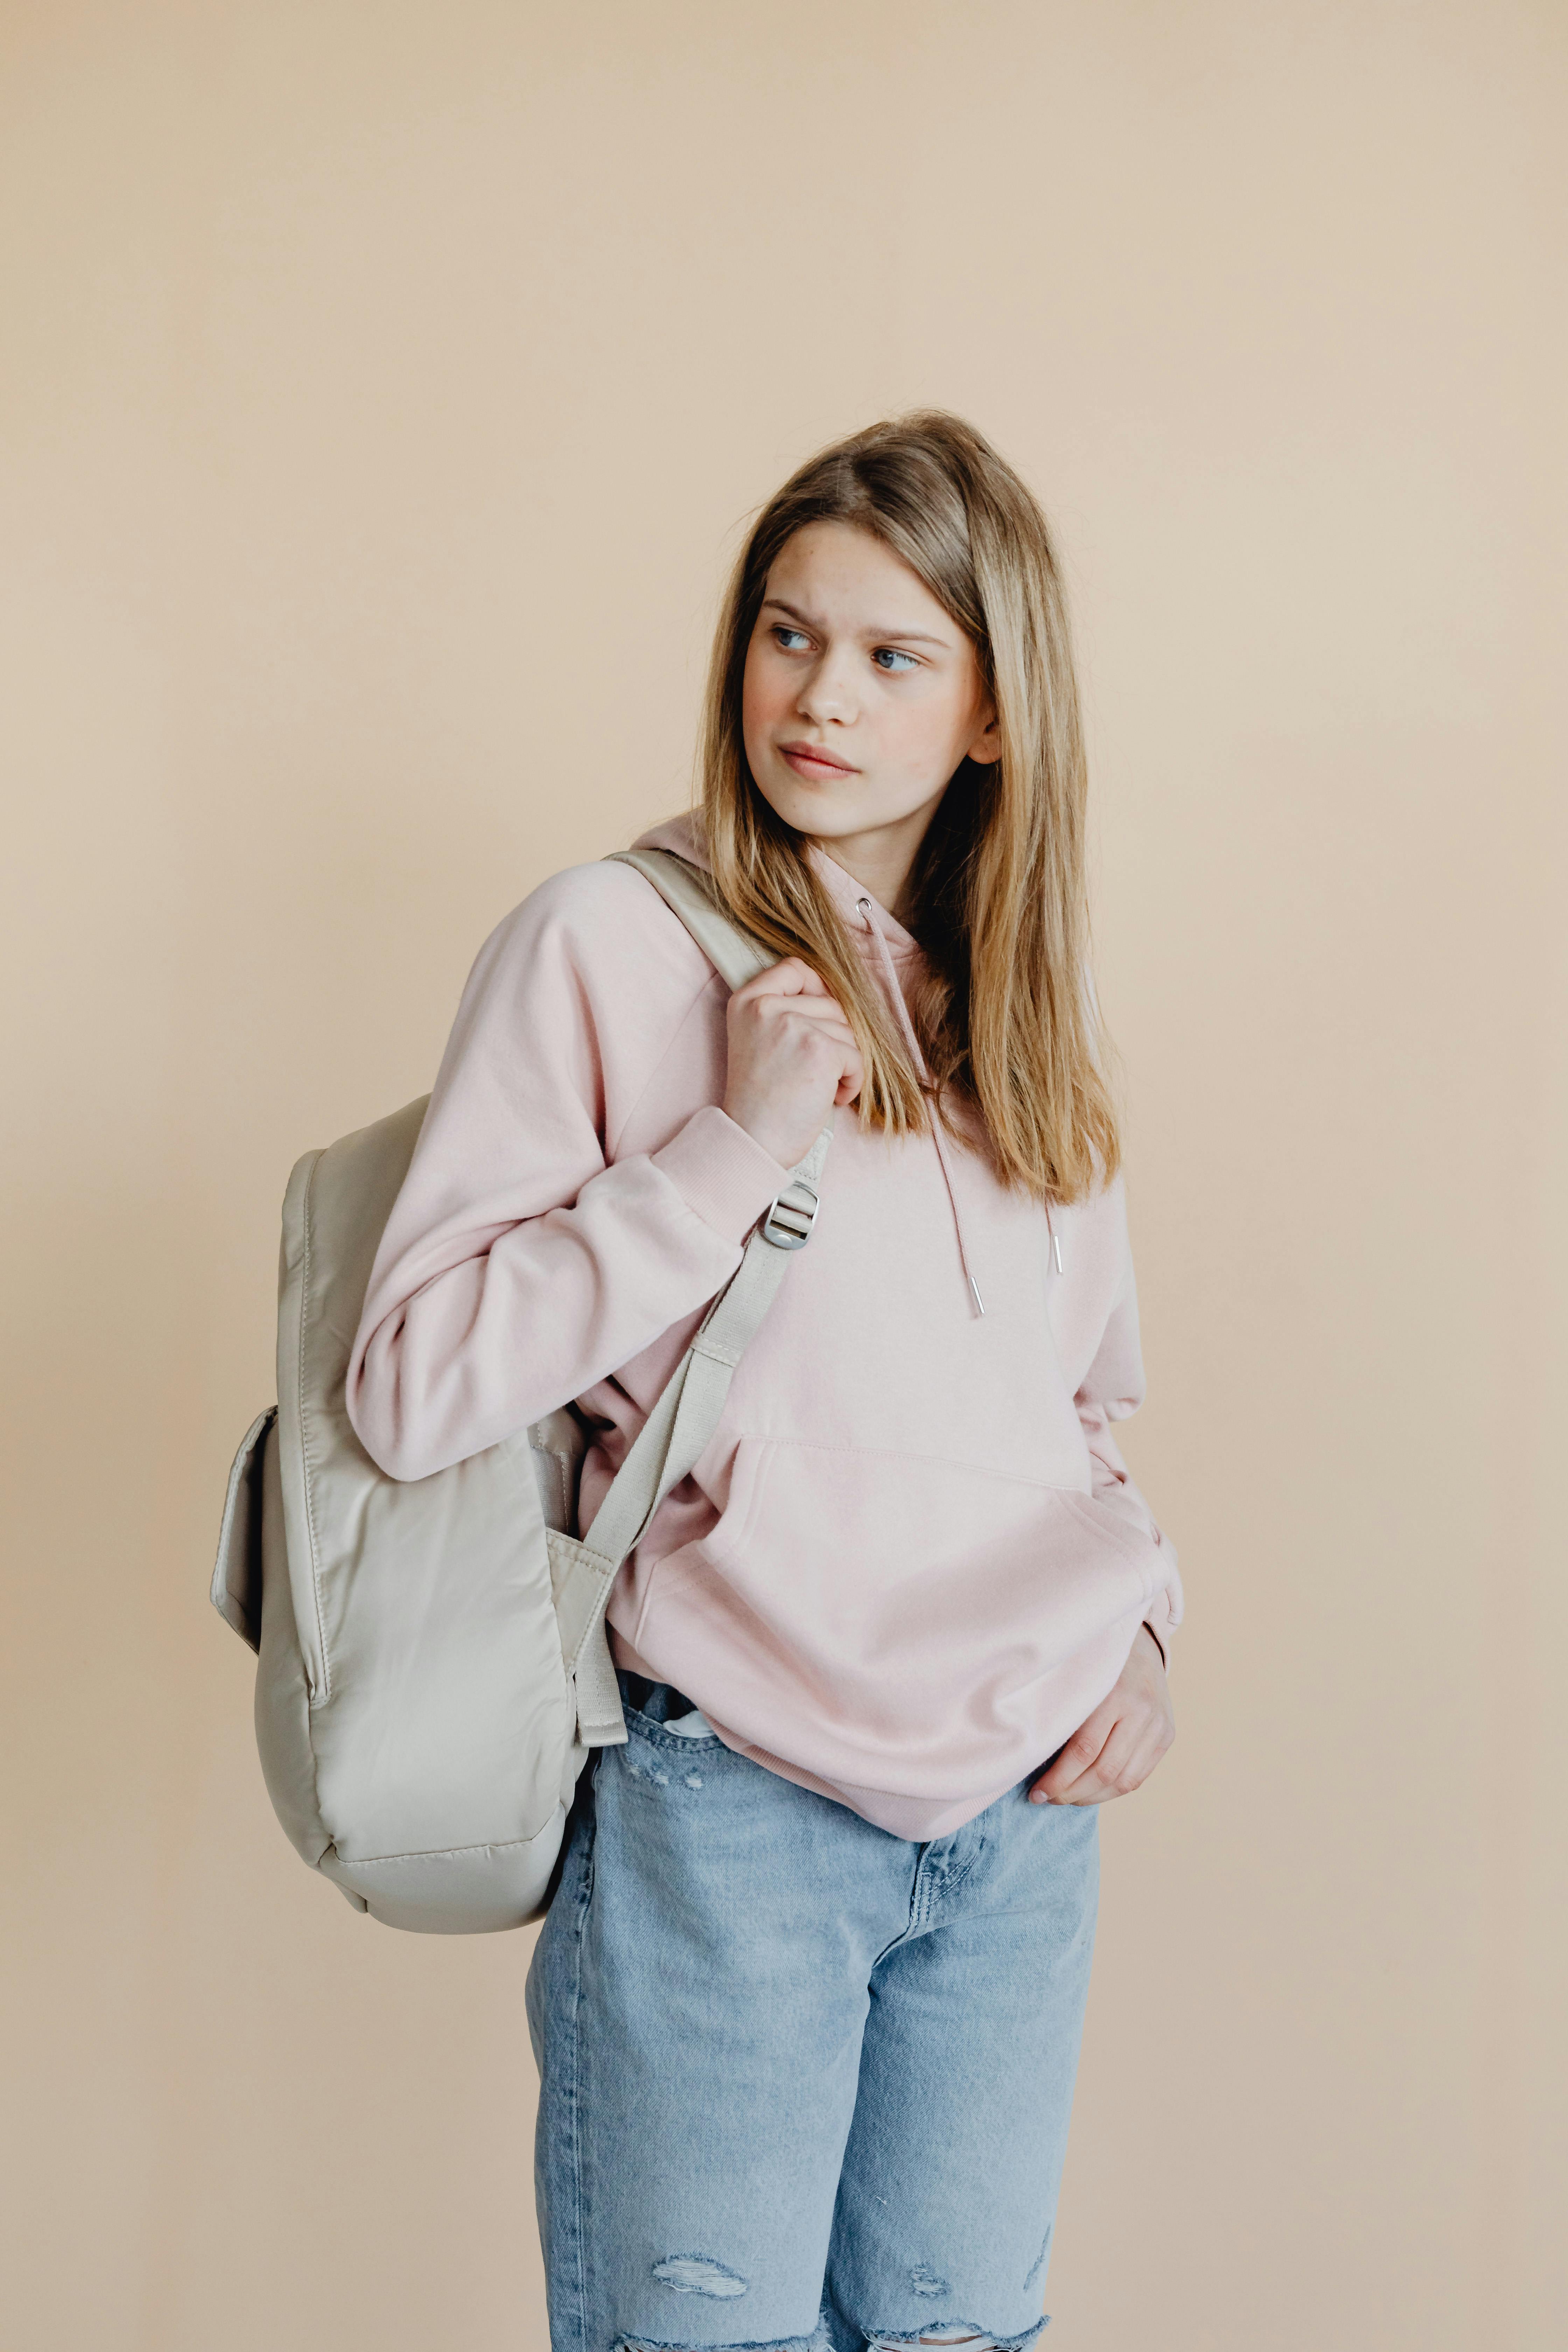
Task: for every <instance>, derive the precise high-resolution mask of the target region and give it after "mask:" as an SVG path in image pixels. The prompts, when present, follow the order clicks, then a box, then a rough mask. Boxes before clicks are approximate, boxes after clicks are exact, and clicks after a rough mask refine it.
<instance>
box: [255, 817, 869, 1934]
mask: <svg viewBox="0 0 1568 2352" xmlns="http://www.w3.org/2000/svg"><path fill="white" fill-rule="evenodd" d="M616 855H617V856H619V857H621V858H622V860H623V861H624V862H625V863H626V864H627V865H630V866H636V867H637V870H638V871H639V872H640V873H641V874H643V875H645V876H646V877H647V879H648V880H649V881H650V882H651V883H652V884H653V885H654V887H655V888H656V889H657V890H658V892H659V893H660V895H661V896H662V897H663V898H665V899H666V900H667V902H668V905H669V906H670V907H671V908H673V909H674V911H675V912H676V913H677V914H678V915H679V918H680V919H681V921H682V922H683V923H684V924H685V925H686V928H687V929H688V930H689V932H690V934H691V936H692V938H693V939H694V940H696V941H697V943H698V945H699V946H700V948H701V949H702V950H703V951H704V953H705V954H706V955H707V956H708V958H709V960H710V961H711V963H712V964H713V965H714V967H715V969H716V970H717V971H719V973H720V975H721V978H723V979H724V980H725V981H727V982H729V984H730V986H731V988H732V989H733V988H738V987H740V985H741V984H742V982H743V981H746V980H749V979H750V978H751V977H752V974H753V973H755V972H757V971H761V970H762V969H763V967H764V965H766V964H767V963H769V962H770V961H773V959H772V958H771V957H770V956H769V955H768V954H767V952H766V951H765V950H763V949H762V948H760V947H759V946H758V945H757V944H756V943H755V941H753V940H748V939H746V938H745V937H743V936H742V933H741V932H739V931H738V930H736V929H735V928H734V926H733V925H732V924H731V922H730V920H729V919H728V918H727V917H726V916H725V915H723V914H722V913H721V911H720V909H719V908H718V907H717V906H716V904H715V903H714V900H713V898H712V897H711V896H710V891H709V888H708V886H707V883H706V881H705V879H704V877H702V876H701V875H700V873H699V872H698V870H697V869H696V868H695V867H693V866H689V865H688V864H687V863H686V862H685V861H684V860H683V859H681V858H678V857H675V856H671V855H670V854H669V853H668V852H666V851H659V850H655V851H648V852H642V851H622V852H617V853H616ZM427 1100H428V1097H422V1098H421V1099H420V1100H419V1101H418V1102H414V1103H410V1104H409V1105H408V1106H407V1108H406V1109H404V1110H400V1111H395V1112H394V1113H393V1114H392V1116H391V1118H384V1119H380V1120H378V1121H377V1122H376V1124H375V1125H374V1127H366V1128H362V1129H360V1130H359V1132H358V1133H357V1134H354V1135H347V1136H344V1137H343V1138H342V1140H341V1141H339V1142H337V1143H334V1144H331V1145H330V1146H329V1147H328V1148H327V1150H324V1151H311V1152H307V1153H306V1155H305V1157H304V1158H303V1159H302V1160H300V1163H299V1165H298V1166H297V1167H296V1169H295V1170H294V1172H293V1175H292V1176H291V1177H290V1179H289V1191H288V1196H287V1198H286V1200H285V1202H284V1204H283V1246H282V1253H281V1257H280V1261H279V1315H278V1402H277V1404H276V1406H274V1407H272V1408H271V1409H270V1410H269V1411H268V1412H264V1413H261V1414H259V1415H258V1418H257V1420H256V1421H255V1422H254V1423H252V1425H251V1427H250V1429H249V1430H248V1431H247V1433H246V1437H245V1441H244V1443H243V1444H242V1445H241V1446H240V1449H239V1452H238V1454H237V1456H236V1457H235V1463H234V1467H233V1469H232V1470H231V1471H230V1473H229V1480H228V1494H227V1497H226V1502H225V1505H224V1514H223V1526H222V1529H221V1532H220V1534H219V1538H218V1553H217V1564H216V1568H215V1569H214V1571H213V1580H212V1599H213V1605H214V1606H215V1608H216V1610H217V1611H218V1612H219V1614H220V1615H221V1616H223V1617H224V1618H225V1619H226V1621H227V1622H228V1623H229V1624H230V1625H232V1626H233V1627H234V1629H235V1631H236V1633H239V1634H241V1635H242V1636H243V1637H244V1639H245V1640H246V1641H247V1642H248V1643H250V1645H251V1647H252V1648H253V1649H254V1650H256V1651H257V1652H258V1664H257V1675H256V1736H257V1741H258V1746H259V1748H260V1750H261V1765H262V1770H263V1772H264V1774H265V1776H266V1780H267V1787H268V1793H269V1795H270V1796H271V1799H272V1802H273V1805H274V1807H275V1809H276V1811H277V1813H278V1818H279V1821H280V1822H282V1824H283V1827H284V1829H285V1830H286V1831H287V1832H288V1833H289V1837H290V1838H291V1839H292V1841H293V1843H294V1844H295V1846H296V1847H297V1848H298V1850H299V1852H300V1853H301V1854H302V1855H303V1857H304V1859H305V1860H306V1861H307V1862H308V1863H309V1864H310V1865H311V1867H312V1868H313V1869H315V1870H319V1871H321V1874H322V1875H323V1876H324V1877H326V1878H330V1879H331V1880H332V1881H333V1883H334V1885H337V1886H339V1887H341V1888H342V1892H343V1894H344V1895H346V1896H347V1897H348V1899H349V1901H350V1902H351V1903H352V1904H353V1905H354V1906H355V1907H356V1908H357V1909H359V1910H361V1911H368V1912H369V1913H370V1914H371V1916H372V1917H373V1918H376V1919H382V1920H384V1921H385V1922H386V1924H387V1925H388V1926H389V1927H412V1928H420V1929H424V1930H426V1931H430V1932H435V1933H437V1934H449V1935H461V1934H471V1933H475V1932H477V1931H479V1930H483V1929H487V1928H492V1927H521V1926H522V1924H523V1923H524V1922H525V1921H526V1920H529V1919H532V1918H536V1917H537V1916H539V1913H540V1912H541V1910H542V1908H543V1906H544V1902H545V1898H546V1895H547V1892H548V1889H549V1885H550V1881H551V1876H552V1871H553V1868H554V1864H555V1859H556V1855H557V1853H558V1852H559V1849H560V1845H561V1838H562V1832H563V1827H564V1823H565V1819H566V1811H567V1808H568V1806H569V1805H570V1803H571V1801H572V1792H573V1790H574V1787H575V1785H576V1781H577V1777H578V1775H579V1773H580V1772H581V1771H582V1769H583V1767H584V1764H585V1763H586V1762H587V1759H588V1756H589V1753H590V1751H591V1750H592V1749H594V1748H604V1747H610V1746H613V1745H616V1744H617V1743H619V1742H620V1741H623V1740H624V1739H625V1738H626V1726H625V1723H624V1721H623V1719H622V1716H621V1706H620V1696H619V1693H618V1690H617V1688H616V1677H615V1673H614V1670H613V1668H612V1666H611V1664H610V1655H609V1649H608V1645H607V1643H606V1640H605V1606H606V1604H607V1602H608V1601H609V1597H610V1590H611V1587H612V1585H613V1584H614V1582H615V1580H616V1571H617V1570H618V1569H619V1568H620V1565H621V1563H622V1561H623V1560H624V1559H626V1555H627V1553H628V1552H630V1551H631V1549H633V1547H634V1546H635V1544H636V1543H637V1538H638V1537H639V1536H640V1534H641V1533H642V1530H643V1528H645V1527H646V1525H647V1521H648V1520H649V1518H650V1517H652V1515H653V1513H654V1510H655V1509H656V1508H657V1507H658V1504H659V1502H660V1501H661V1500H662V1499H663V1497H664V1496H665V1495H666V1494H667V1493H668V1490H669V1489H670V1487H672V1486H674V1485H675V1484H676V1483H677V1481H678V1480H679V1479H681V1478H683V1477H685V1476H686V1475H687V1473H688V1472H689V1470H690V1469H691V1467H692V1465H693V1464H694V1463H695V1462H696V1460H697V1458H698V1455H699V1454H700V1453H701V1452H702V1449H703V1447H704V1446H705V1445H706V1444H707V1443H708V1440H709V1439H710V1436H711V1435H712V1433H713V1431H714V1430H715V1428H716V1427H717V1426H718V1422H719V1416H720V1413H721V1410H722V1408H723V1403H724V1399H725V1396H726V1394H727V1392H728V1390H729V1386H730V1381H731V1377H732V1375H733V1372H734V1369H735V1366H736V1365H737V1363H738V1362H739V1361H740V1360H741V1355H742V1350H743V1349H745V1347H746V1345H747V1342H748V1341H749V1340H750V1339H751V1338H752V1334H753V1332H754V1331H755V1330H756V1329H757V1328H758V1326H759V1325H760V1323H761V1322H762V1319H763V1316H764V1315H765V1314H766V1312H767V1309H768V1307H769V1304H770V1302H771V1301H772V1299H773V1294H774V1292H775V1291H776V1290H777V1288H778V1286H779V1283H780V1282H781V1280H782V1279H783V1276H784V1268H785V1266H786V1265H788V1263H789V1258H788V1253H789V1252H790V1251H791V1250H795V1249H799V1248H801V1247H803V1246H804V1244H805V1242H806V1241H807V1240H808V1239H809V1237H810V1233H811V1224H812V1219H813V1217H814V1216H815V1214H816V1185H817V1181H818V1178H819V1176H820V1174H821V1170H822V1165H823V1161H824V1160H825V1159H826V1152H827V1144H828V1139H829V1135H830V1133H831V1125H830V1126H829V1128H827V1129H824V1131H823V1133H822V1134H821V1135H820V1136H819V1137H818V1138H817V1139H816V1143H815V1145H814V1146H813V1147H812V1150H811V1151H810V1152H809V1153H808V1154H807V1156H806V1158H805V1160H802V1161H801V1162H800V1163H799V1165H798V1166H797V1167H796V1168H795V1169H793V1170H792V1171H791V1175H790V1182H789V1184H788V1186H787V1187H786V1188H785V1190H784V1192H781V1193H780V1195H779V1197H778V1199H777V1200H776V1201H775V1202H773V1207H772V1208H771V1209H770V1211H769V1212H768V1214H767V1215H766V1216H765V1217H764V1218H763V1221H762V1222H761V1223H760V1224H759V1225H758V1226H757V1228H756V1230H755V1231H754V1232H753V1233H752V1236H751V1239H750V1240H749V1242H748V1243H747V1245H746V1251H745V1255H744V1256H743V1257H742V1261H741V1264H740V1266H739V1267H738V1268H737V1270H736V1272H735V1274H734V1276H732V1278H731V1281H730V1283H729V1285H728V1286H727V1287H726V1288H725V1289H724V1290H722V1291H721V1293H720V1295H719V1297H717V1298H716V1299H715V1300H714V1302H713V1304H712V1306H711V1307H710V1308H709V1311H708V1314H707V1317H706V1318H705V1320H704V1322H703V1324H702V1327H701V1328H700V1331H699V1332H698V1334H697V1337H696V1338H695V1339H694V1340H693V1341H692V1343H691V1346H690V1347H689V1349H688V1350H687V1352H686V1354H685V1356H684V1357H683V1358H682V1359H681V1361H680V1362H679V1365H678V1366H677V1367H676V1370H675V1371H674V1373H673V1374H672V1375H671V1378H670V1380H669V1382H668V1386H667V1387H666V1388H665V1390H664V1392H663V1394H662V1395H661V1396H660V1397H659V1399H658V1402H657V1403H656V1404H655V1406H654V1408H653V1410H652V1412H650V1413H649V1415H648V1418H647V1423H646V1425H645V1426H644V1428H643V1429H642V1431H641V1432H640V1433H639V1434H638V1436H637V1442H636V1444H634V1445H633V1446H632V1448H631V1451H630V1452H629V1453H628V1454H627V1456H626V1461H625V1462H624V1463H623V1464H622V1465H621V1469H620V1471H619V1474H618V1475H617V1476H616V1480H615V1482H614V1484H613V1485H612V1486H611V1487H610V1489H609V1491H608V1493H607V1494H606V1496H605V1500H604V1502H603V1504H602V1505H601V1507H600V1508H599V1510H598V1512H597V1514H596V1515H595V1518H594V1521H593V1524H592V1527H591V1528H590V1529H589V1531H588V1535H587V1538H585V1539H582V1540H580V1539H579V1538H578V1537H577V1535H576V1533H575V1525H576V1498H577V1474H578V1469H579V1467H580V1465H581V1462H582V1457H583V1454H584V1450H585V1445H586V1438H585V1434H584V1428H583V1424H582V1423H581V1422H580V1420H579V1419H578V1418H577V1416H576V1414H575V1413H574V1412H573V1411H572V1409H571V1408H570V1406H565V1405H563V1407H562V1408H561V1410H560V1411H558V1412H552V1413H550V1414H549V1415H548V1416H547V1417H546V1418H545V1419H544V1420H543V1421H542V1422H538V1423H535V1424H534V1425H533V1427H531V1429H527V1430H522V1431H520V1432H519V1433H518V1434H517V1435H516V1436H515V1437H511V1438H507V1439H505V1440H503V1441H502V1443H501V1444H499V1445H492V1446H489V1448H487V1450H486V1451H485V1452H484V1453H482V1454H473V1455H471V1456H470V1457H469V1458H468V1460H467V1461H466V1462H458V1463H454V1464H453V1465H452V1466H451V1468H450V1469H447V1470H438V1471H437V1472H436V1473H435V1474H434V1475H432V1476H430V1477H428V1478H419V1479H416V1480H413V1481H411V1482H408V1483H403V1482H400V1481H399V1480H397V1479H394V1478H389V1477H387V1476H386V1475H384V1473H383V1472H382V1471H380V1470H378V1469H377V1467H376V1465H375V1464H374V1462H373V1461H372V1460H371V1459H370V1457H369V1455H368V1454H366V1453H365V1451H364V1448H363V1446H362V1445H361V1444H360V1442H359V1440H358V1438H357V1437H356V1436H355V1434H354V1432H353V1428H352V1427H351V1426H350V1423H349V1419H348V1414H347V1412H346V1410H345V1406H344V1389H345V1381H346V1376H347V1370H348V1359H349V1349H350V1348H351V1346H352V1345H353V1336H354V1333H355V1330H356V1329H357V1328H358V1325H359V1318H360V1310H361V1307H362V1306H363V1301H364V1294H365V1289H366V1286H367V1285H368V1283H369V1279H370V1270H371V1265H372V1262H373V1260H374V1256H375V1252H376V1246H377V1244H378V1243H379V1241H380V1239H381V1234H382V1231H383V1228H384V1225H385V1223H386V1220H387V1217H388V1216H389V1214H390V1213H391V1210H392V1205H393V1202H395V1199H396V1197H397V1193H398V1191H399V1188H400V1187H401V1185H402V1182H403V1179H404V1175H405V1172H406V1170H407V1167H408V1163H409V1160H410V1159H411V1158H412V1156H413V1151H414V1146H415V1143H416V1139H417V1138H418V1134H419V1129H420V1126H421V1123H422V1121H423V1119H424V1116H425V1106H426V1101H427Z"/></svg>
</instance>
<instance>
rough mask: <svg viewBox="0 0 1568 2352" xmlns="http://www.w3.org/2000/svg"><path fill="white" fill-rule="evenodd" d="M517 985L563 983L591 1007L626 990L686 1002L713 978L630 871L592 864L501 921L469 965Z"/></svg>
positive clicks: (534, 894) (552, 882)
mask: <svg viewBox="0 0 1568 2352" xmlns="http://www.w3.org/2000/svg"><path fill="white" fill-rule="evenodd" d="M474 970H475V975H476V977H479V975H480V973H481V972H484V973H487V974H489V975H493V976H494V977H495V978H497V979H502V980H503V984H504V980H505V979H506V978H510V979H512V980H515V981H517V982H527V981H531V982H534V983H536V984H537V983H540V982H545V981H547V980H548V979H549V978H551V977H554V978H557V979H560V980H565V981H569V982H570V983H571V985H572V986H573V987H574V989H576V990H578V991H580V992H583V993H584V995H585V996H586V997H587V999H588V1000H589V1001H590V1002H597V1001H599V1000H601V999H617V998H623V997H625V996H626V993H627V992H629V991H637V992H653V993H654V994H656V995H658V997H660V998H662V999H668V997H669V996H670V994H671V993H672V992H673V993H674V994H675V995H677V996H683V997H684V998H685V1000H686V1002H687V1003H689V1002H690V1001H691V999H692V998H693V997H695V996H696V995H698V994H700V992H701V991H702V990H703V989H704V988H705V987H707V986H708V984H709V983H710V982H711V981H713V980H714V979H715V978H716V974H715V973H714V971H713V967H712V965H711V964H710V962H709V961H708V959H707V957H706V956H705V955H704V954H703V952H702V950H701V949H700V947H699V946H698V944H697V942H696V940H694V939H693V938H692V937H691V935H690V933H689V931H688V930H687V929H686V926H685V925H684V923H682V922H681V921H680V919H679V916H677V915H675V914H673V913H672V912H671V911H670V909H669V908H668V907H667V906H666V904H665V902H664V900H663V899H662V898H660V897H659V894H658V891H657V890H656V889H655V888H654V887H653V885H652V884H651V883H650V882H648V881H647V880H646V879H645V878H644V877H643V876H642V875H640V874H639V873H638V872H637V869H636V867H635V866H623V865H621V864H619V863H617V862H616V861H615V860H613V859H609V858H603V857H601V858H595V859H593V860H592V861H591V862H590V863H588V864H586V865H583V866H567V867H565V868H564V870H563V872H561V873H559V874H552V876H551V877H550V878H549V879H548V881H545V882H542V883H541V884H540V885H539V887H538V888H537V889H535V890H531V891H530V892H529V895H528V897H527V898H524V899H523V900H522V901H521V904H519V905H518V906H516V907H514V908H512V909H511V912H510V914H508V915H505V916H503V917H502V919H501V920H500V922H499V923H498V924H497V925H496V927H495V929H494V930H493V931H492V932H491V933H490V935H489V939H488V940H486V941H485V943H484V945H483V947H482V948H481V949H480V950H479V955H478V957H477V958H476V960H475V966H474Z"/></svg>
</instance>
